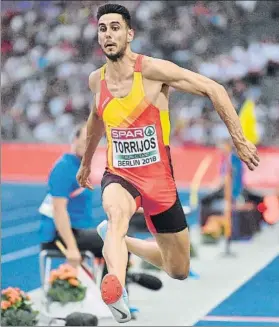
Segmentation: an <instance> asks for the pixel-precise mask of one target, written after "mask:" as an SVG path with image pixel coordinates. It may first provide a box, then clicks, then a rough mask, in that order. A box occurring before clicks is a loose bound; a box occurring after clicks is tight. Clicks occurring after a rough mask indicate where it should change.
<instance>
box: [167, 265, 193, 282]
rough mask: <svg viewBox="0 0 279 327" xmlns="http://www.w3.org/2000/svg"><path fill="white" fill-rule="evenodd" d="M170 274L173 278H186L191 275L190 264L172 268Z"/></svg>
mask: <svg viewBox="0 0 279 327" xmlns="http://www.w3.org/2000/svg"><path fill="white" fill-rule="evenodd" d="M168 274H169V275H170V277H171V278H173V279H178V280H184V279H186V278H187V277H188V276H189V266H185V267H182V268H171V269H170V270H169V272H168Z"/></svg>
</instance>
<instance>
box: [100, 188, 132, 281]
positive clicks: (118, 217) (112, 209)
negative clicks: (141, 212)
mask: <svg viewBox="0 0 279 327" xmlns="http://www.w3.org/2000/svg"><path fill="white" fill-rule="evenodd" d="M103 207H104V210H105V212H106V214H107V216H108V230H107V235H106V238H105V240H104V247H103V255H104V258H105V260H106V264H107V268H108V271H109V273H112V274H114V275H116V276H117V277H118V279H119V281H120V283H121V285H122V286H123V287H124V285H125V279H126V266H127V261H128V250H127V246H126V243H125V236H126V233H127V231H128V227H129V221H130V218H131V217H132V215H133V214H134V213H135V211H136V202H135V200H134V198H133V196H132V195H131V194H130V193H129V192H128V191H127V190H126V189H124V188H123V187H122V186H121V185H120V184H118V183H111V184H109V185H108V186H107V187H106V188H105V189H104V191H103Z"/></svg>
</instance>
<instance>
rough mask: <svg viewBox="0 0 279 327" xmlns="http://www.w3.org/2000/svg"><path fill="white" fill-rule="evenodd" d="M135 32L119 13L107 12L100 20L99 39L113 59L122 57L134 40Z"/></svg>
mask: <svg viewBox="0 0 279 327" xmlns="http://www.w3.org/2000/svg"><path fill="white" fill-rule="evenodd" d="M133 37H134V32H133V30H132V29H130V28H129V27H128V26H127V24H126V22H125V20H124V19H123V18H122V16H121V15H119V14H106V15H103V16H102V17H100V19H99V22H98V41H99V44H100V46H101V48H102V50H103V51H104V53H105V55H106V57H107V58H108V59H109V60H111V61H117V60H118V59H121V58H122V57H123V56H124V54H125V51H126V49H127V46H128V44H129V43H130V42H132V40H133Z"/></svg>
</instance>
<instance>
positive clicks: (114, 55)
mask: <svg viewBox="0 0 279 327" xmlns="http://www.w3.org/2000/svg"><path fill="white" fill-rule="evenodd" d="M126 48H127V46H125V47H123V48H122V49H120V50H119V51H118V52H116V53H111V54H108V53H106V52H105V56H106V57H107V58H108V59H109V60H111V61H113V62H116V61H117V60H119V59H121V58H123V56H124V54H125V50H126Z"/></svg>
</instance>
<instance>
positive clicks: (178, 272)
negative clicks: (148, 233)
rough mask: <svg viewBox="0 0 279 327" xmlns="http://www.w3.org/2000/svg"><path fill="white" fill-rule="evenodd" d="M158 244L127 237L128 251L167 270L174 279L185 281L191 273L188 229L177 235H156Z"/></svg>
mask: <svg viewBox="0 0 279 327" xmlns="http://www.w3.org/2000/svg"><path fill="white" fill-rule="evenodd" d="M154 236H155V239H156V242H150V241H145V240H140V239H136V238H133V237H128V236H126V238H125V240H126V244H127V248H128V251H129V252H131V253H133V254H135V255H136V256H138V257H140V258H142V259H143V260H145V261H147V262H149V263H151V264H153V265H154V266H156V267H158V268H161V269H163V270H165V271H166V272H167V273H168V274H169V275H170V276H171V277H172V278H175V279H185V278H187V276H188V273H189V262H190V242H189V232H188V228H186V229H184V230H183V231H180V232H177V233H156V234H155V235H154Z"/></svg>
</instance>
